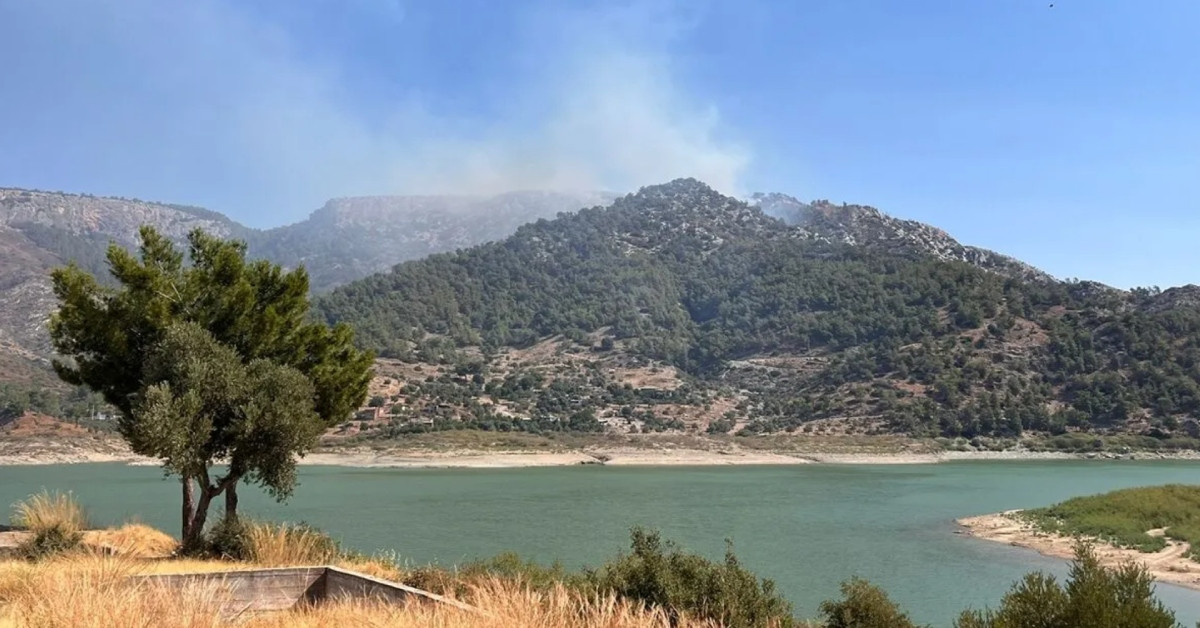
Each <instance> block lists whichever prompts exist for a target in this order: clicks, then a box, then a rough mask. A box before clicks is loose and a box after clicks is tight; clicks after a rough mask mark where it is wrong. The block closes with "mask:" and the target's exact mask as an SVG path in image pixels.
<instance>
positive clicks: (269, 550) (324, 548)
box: [246, 522, 341, 567]
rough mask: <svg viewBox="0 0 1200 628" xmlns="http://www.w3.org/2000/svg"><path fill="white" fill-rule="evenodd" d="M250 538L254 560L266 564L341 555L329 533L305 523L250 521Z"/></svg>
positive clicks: (313, 562) (312, 562) (321, 561)
mask: <svg viewBox="0 0 1200 628" xmlns="http://www.w3.org/2000/svg"><path fill="white" fill-rule="evenodd" d="M246 541H247V545H248V547H247V549H248V550H249V554H250V556H249V558H250V561H251V562H253V563H255V564H257V565H262V566H264V567H285V566H292V565H323V564H327V563H331V562H333V561H334V560H336V559H337V558H338V556H340V555H341V552H340V551H339V549H338V546H337V543H336V542H334V541H333V539H331V538H329V536H328V535H326V534H325V533H323V532H321V531H319V530H315V529H313V528H310V527H308V526H306V525H301V524H292V523H265V522H249V523H247V524H246Z"/></svg>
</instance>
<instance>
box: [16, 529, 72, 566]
mask: <svg viewBox="0 0 1200 628" xmlns="http://www.w3.org/2000/svg"><path fill="white" fill-rule="evenodd" d="M82 542H83V533H82V532H79V531H77V530H70V529H68V528H67V527H66V526H63V525H53V526H50V527H48V528H43V529H41V530H38V531H37V532H35V533H34V534H33V538H31V539H29V540H28V541H25V542H24V543H22V544H21V546H20V547H19V548H17V551H18V552H19V553H20V554H21V556H24V557H25V558H27V559H29V560H41V559H43V558H47V557H49V556H54V555H56V554H64V553H66V552H69V551H72V550H75V549H78V548H79V546H80V544H81V543H82Z"/></svg>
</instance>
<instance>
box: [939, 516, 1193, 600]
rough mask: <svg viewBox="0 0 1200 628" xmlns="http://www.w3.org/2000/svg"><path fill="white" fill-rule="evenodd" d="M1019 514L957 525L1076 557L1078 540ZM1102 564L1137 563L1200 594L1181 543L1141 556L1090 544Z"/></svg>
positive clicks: (1060, 555) (1052, 554)
mask: <svg viewBox="0 0 1200 628" xmlns="http://www.w3.org/2000/svg"><path fill="white" fill-rule="evenodd" d="M1019 512H1021V511H1020V510H1006V511H1004V512H999V513H993V514H990V515H980V516H977V517H964V518H962V519H958V520H957V521H956V523H958V525H959V526H961V528H962V529H963V532H964V533H965V534H966V535H968V536H971V537H973V538H977V539H980V540H984V541H991V542H994V543H1005V544H1007V545H1011V546H1013V547H1021V548H1024V549H1029V550H1033V551H1035V552H1037V553H1039V554H1041V555H1043V556H1049V557H1051V558H1061V559H1066V560H1071V559H1072V558H1074V557H1075V545H1076V543H1077V542H1078V541H1079V539H1076V538H1075V537H1071V536H1064V535H1061V534H1052V533H1049V532H1043V531H1041V530H1038V529H1037V528H1035V527H1034V525H1033V524H1032V523H1029V522H1027V521H1024V520H1022V519H1020V518H1019V517H1017V516H1016V515H1017V513H1019ZM1091 542H1092V543H1093V547H1094V548H1095V552H1096V556H1097V558H1099V559H1100V564H1101V565H1103V566H1105V567H1119V566H1121V565H1122V564H1125V563H1128V562H1134V563H1138V564H1140V565H1142V566H1143V567H1145V568H1146V571H1147V572H1148V573H1149V574H1150V577H1152V578H1154V580H1155V581H1157V582H1162V583H1166V584H1172V585H1176V586H1180V587H1185V588H1188V589H1192V590H1196V591H1200V563H1198V562H1196V561H1193V560H1191V559H1190V558H1187V552H1188V549H1189V545H1188V544H1187V543H1184V542H1182V541H1173V540H1168V541H1167V547H1166V548H1164V549H1162V550H1159V551H1157V552H1141V551H1138V550H1136V549H1127V548H1122V547H1117V546H1114V545H1111V544H1108V543H1101V542H1098V541H1095V540H1091Z"/></svg>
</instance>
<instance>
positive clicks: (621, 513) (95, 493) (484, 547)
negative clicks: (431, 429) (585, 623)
mask: <svg viewBox="0 0 1200 628" xmlns="http://www.w3.org/2000/svg"><path fill="white" fill-rule="evenodd" d="M1198 480H1200V464H1196V463H1193V462H1154V463H1149V462H1145V463H1144V462H1112V461H1094V462H1093V461H1077V462H1076V461H1070V462H1066V461H1054V462H994V463H989V462H963V463H947V464H939V465H911V466H826V465H800V466H789V467H689V468H651V467H643V468H629V467H626V468H621V467H592V466H584V467H563V468H539V469H505V470H415V469H394V470H393V469H351V468H338V467H305V468H303V469H302V473H301V486H300V487H299V488H298V489H297V491H296V495H295V497H294V498H293V500H292V501H291V503H289V504H285V505H280V504H276V503H274V502H272V501H271V500H270V499H269V498H267V497H265V496H264V495H261V494H257V493H253V492H252V491H244V492H245V493H246V495H244V496H243V498H242V503H243V505H244V508H245V509H246V512H248V513H250V514H253V515H254V516H258V517H263V518H270V519H280V520H291V521H306V522H308V523H311V524H313V525H316V526H319V527H321V528H323V529H325V530H327V531H329V532H330V533H332V534H333V535H334V536H335V537H337V538H339V539H341V540H342V541H343V542H344V543H345V544H346V545H348V546H351V547H354V548H356V549H359V550H363V551H367V552H372V551H375V550H383V549H394V550H395V551H396V552H398V553H399V554H400V555H401V556H404V557H406V558H407V559H409V560H410V561H412V562H415V563H425V562H429V561H437V562H439V563H443V564H452V563H455V562H460V561H463V560H468V559H471V558H477V557H485V556H490V555H494V554H496V553H498V552H501V551H505V550H514V551H516V552H519V553H520V554H522V555H525V556H529V557H532V558H535V559H537V560H540V561H544V562H549V561H553V560H559V561H561V562H562V563H564V564H565V565H567V566H571V567H575V566H582V565H595V564H597V563H599V562H601V561H603V560H604V559H605V558H607V557H609V556H611V555H613V554H614V553H616V552H617V551H618V550H621V549H624V548H625V547H626V544H627V541H628V532H627V531H628V529H629V527H630V526H633V525H644V526H650V527H654V528H658V529H661V530H662V531H663V533H664V535H665V536H666V537H668V538H672V539H675V540H677V541H679V542H680V543H681V544H682V545H684V546H685V547H686V548H688V549H690V550H694V551H698V552H702V553H705V554H707V555H709V556H711V557H714V558H719V557H720V556H721V555H722V553H723V551H724V539H726V538H729V539H732V540H733V542H734V545H735V548H736V551H737V553H738V556H739V557H740V558H741V559H742V560H743V562H744V563H745V564H746V565H747V566H749V567H750V568H751V569H753V570H754V571H756V572H757V573H758V574H760V575H761V576H764V577H769V578H772V579H774V580H775V581H776V582H777V583H778V585H779V588H780V589H781V590H782V592H783V593H784V594H785V595H787V597H788V598H789V599H791V600H792V601H793V602H794V603H795V605H796V610H797V613H798V614H799V615H801V616H815V615H816V609H817V605H818V604H819V603H820V601H821V600H824V599H828V598H832V597H836V596H837V594H838V583H839V582H840V581H842V580H844V579H846V578H848V577H850V576H853V575H858V576H862V577H864V578H867V579H868V580H871V581H872V582H874V583H877V584H879V585H881V586H883V587H884V588H885V589H887V591H888V592H889V593H890V594H891V595H892V596H893V598H894V599H896V600H897V601H899V602H900V603H901V604H902V605H903V606H904V607H905V608H906V609H908V610H909V611H910V613H911V615H912V616H913V618H914V619H916V620H918V621H921V622H929V623H932V624H933V625H935V626H948V625H950V623H951V621H952V619H953V618H954V617H955V616H956V615H957V614H958V612H959V611H960V610H961V609H963V608H964V607H967V606H975V607H982V606H985V605H994V604H996V603H997V601H998V600H999V598H1000V596H1001V595H1002V594H1003V593H1004V591H1006V590H1007V588H1008V586H1009V585H1010V584H1011V583H1012V582H1013V581H1015V580H1017V579H1018V578H1020V577H1021V576H1022V575H1023V574H1025V573H1026V572H1028V571H1032V570H1037V569H1042V570H1047V571H1051V572H1054V573H1056V574H1060V575H1062V574H1064V573H1065V563H1063V562H1062V561H1057V560H1052V559H1047V558H1044V557H1041V556H1039V555H1037V554H1036V553H1033V552H1029V551H1026V550H1020V549H1015V548H1011V547H1008V546H1005V545H1001V544H996V543H989V542H984V541H978V540H974V539H970V538H967V537H964V536H962V535H959V534H955V524H954V520H955V519H956V518H958V517H963V516H967V515H974V514H983V513H990V512H997V511H1000V510H1005V509H1009V508H1022V507H1032V506H1040V505H1046V504H1050V503H1053V502H1057V501H1060V500H1062V499H1065V498H1067V497H1072V496H1076V495H1086V494H1090V493H1097V492H1103V491H1108V490H1112V489H1116V488H1123V487H1130V486H1142V485H1150V484H1163V483H1168V482H1186V483H1195V482H1197V481H1198ZM41 488H48V489H62V490H72V491H74V492H75V493H76V494H77V495H78V496H79V497H80V499H81V500H82V501H83V502H84V503H85V504H86V505H87V507H88V509H89V512H90V513H91V515H92V518H93V520H94V521H95V522H96V523H99V524H109V523H118V522H121V521H124V520H127V519H130V518H137V519H140V520H142V521H145V522H146V523H149V524H152V525H154V526H158V527H162V528H164V529H166V530H171V531H174V530H175V529H176V528H177V527H178V509H179V505H178V504H179V485H178V483H177V482H174V481H170V480H165V479H163V476H162V474H161V472H160V471H159V470H158V469H155V468H152V467H130V466H124V465H118V464H98V465H58V466H35V467H0V504H11V503H14V502H16V501H18V500H20V499H22V498H23V497H25V496H26V495H28V494H29V493H31V492H35V491H37V490H39V489H41ZM1158 592H1159V595H1160V597H1162V598H1163V599H1164V601H1166V602H1167V603H1168V604H1169V605H1170V606H1171V607H1172V608H1175V609H1176V611H1177V612H1178V614H1179V619H1180V620H1182V621H1183V622H1184V623H1185V624H1186V625H1194V624H1195V622H1196V621H1197V620H1200V594H1197V593H1193V592H1190V591H1186V590H1183V589H1179V588H1176V587H1170V586H1165V585H1159V587H1158Z"/></svg>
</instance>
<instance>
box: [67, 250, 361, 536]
mask: <svg viewBox="0 0 1200 628" xmlns="http://www.w3.org/2000/svg"><path fill="white" fill-rule="evenodd" d="M140 236H141V247H140V251H139V254H138V255H134V254H133V253H130V252H129V251H127V250H125V249H124V248H121V247H119V246H116V245H112V246H110V247H109V249H108V252H107V259H108V267H109V271H110V273H111V275H112V279H113V281H112V282H111V284H102V283H100V282H99V281H98V280H97V278H96V277H95V276H93V275H91V274H90V273H88V272H87V271H85V270H83V269H80V268H79V267H77V266H74V265H71V266H67V267H65V268H59V269H56V270H55V271H54V273H53V284H54V292H55V295H56V296H57V297H58V300H59V305H60V308H59V310H58V312H57V313H56V314H55V315H54V316H53V318H52V319H51V322H50V333H51V339H52V341H53V343H54V347H55V349H56V350H57V351H58V352H59V354H60V355H62V356H63V357H64V358H65V359H62V360H58V361H56V362H55V364H54V367H55V371H56V372H57V373H58V374H59V376H60V377H61V378H62V379H64V380H65V381H67V382H69V383H72V384H77V385H83V386H86V387H88V388H90V389H92V390H95V391H97V392H99V393H100V394H101V395H103V397H104V399H105V400H106V401H107V402H108V403H109V404H111V405H112V406H114V407H115V408H117V409H118V411H119V416H118V428H119V431H120V433H121V435H122V436H123V437H124V438H125V439H126V440H127V441H128V442H129V444H130V446H131V448H132V449H133V451H134V452H136V453H138V454H142V455H146V456H153V457H156V458H159V459H161V460H163V464H164V468H165V469H166V470H167V471H168V472H172V473H176V474H179V475H180V476H181V479H182V481H183V487H184V513H183V517H184V525H183V528H184V536H185V537H186V538H185V541H186V540H189V539H191V540H194V539H195V538H196V535H198V534H199V533H200V532H202V528H203V525H204V521H205V515H206V513H207V508H208V505H209V502H210V501H211V500H212V499H213V498H215V497H216V496H218V495H220V494H222V493H224V494H225V496H226V500H225V501H226V516H227V517H230V518H233V517H236V510H237V492H236V490H237V483H238V482H239V481H241V480H242V479H250V480H254V481H256V482H257V483H259V484H260V485H262V486H264V487H265V488H266V489H267V490H268V491H269V492H271V493H272V494H274V495H275V496H276V497H279V498H284V497H286V496H287V495H289V494H290V492H291V489H292V486H293V485H294V483H295V468H294V464H295V461H294V456H296V455H297V454H303V453H304V452H305V451H307V450H308V449H310V448H311V447H312V446H314V445H315V444H316V440H317V437H318V436H319V435H320V433H321V432H322V430H324V429H325V428H327V427H330V426H332V425H334V424H336V423H337V422H339V421H342V420H344V419H345V418H346V417H348V416H349V415H350V413H351V412H352V411H353V410H354V408H356V407H357V406H359V405H360V404H361V403H362V402H363V400H364V399H365V397H366V392H367V384H368V382H369V380H370V372H371V363H372V359H373V358H372V355H371V354H370V353H369V352H363V351H360V350H358V349H357V348H355V347H354V345H353V334H352V332H351V330H350V329H349V327H347V326H345V325H337V326H334V327H329V326H327V325H325V324H322V323H319V322H312V321H310V320H309V319H308V307H309V304H308V279H307V275H306V273H305V271H304V269H303V268H298V269H295V270H291V271H285V270H283V269H282V268H280V267H279V266H277V265H274V264H271V263H269V262H266V261H247V260H246V249H245V245H244V244H242V243H240V242H236V241H224V240H221V239H219V238H215V237H213V236H210V235H208V234H206V233H204V232H203V231H200V230H196V231H193V232H192V233H190V234H189V236H188V245H189V249H188V256H187V259H186V261H185V258H184V255H183V253H181V252H180V251H179V250H177V248H176V246H175V244H174V243H173V242H171V241H170V240H169V239H168V238H166V237H165V236H163V235H161V234H160V233H158V232H157V231H156V230H155V229H153V228H151V227H143V228H142V229H141V231H140ZM219 461H223V462H227V463H228V468H227V470H226V472H225V474H224V475H222V476H220V477H217V478H213V477H210V474H209V470H210V468H211V467H212V466H213V465H214V464H215V463H217V462H219ZM193 482H195V483H198V485H199V489H200V495H199V501H198V502H196V503H195V504H194V506H193V505H192V500H193Z"/></svg>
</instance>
